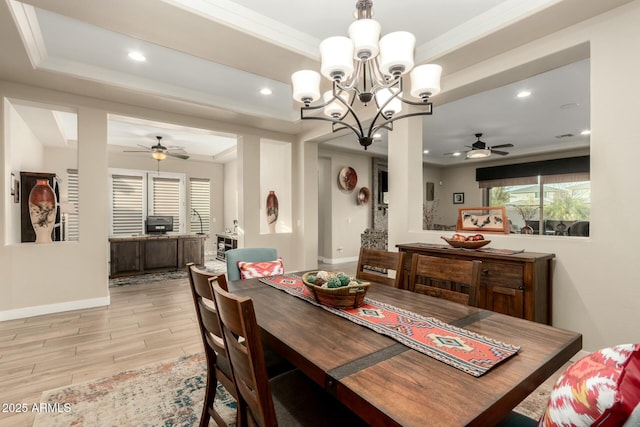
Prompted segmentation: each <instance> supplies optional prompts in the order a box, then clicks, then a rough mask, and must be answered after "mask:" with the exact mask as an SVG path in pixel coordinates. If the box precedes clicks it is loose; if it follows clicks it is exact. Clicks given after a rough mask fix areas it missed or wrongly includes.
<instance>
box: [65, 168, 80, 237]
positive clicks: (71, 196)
mask: <svg viewBox="0 0 640 427" xmlns="http://www.w3.org/2000/svg"><path fill="white" fill-rule="evenodd" d="M67 202H68V203H69V204H70V205H71V206H72V207H73V209H70V211H71V212H68V213H67V214H66V215H67V217H66V222H65V227H66V231H65V234H66V239H67V240H70V241H77V240H78V239H79V237H80V234H79V229H78V223H79V220H78V170H77V169H67Z"/></svg>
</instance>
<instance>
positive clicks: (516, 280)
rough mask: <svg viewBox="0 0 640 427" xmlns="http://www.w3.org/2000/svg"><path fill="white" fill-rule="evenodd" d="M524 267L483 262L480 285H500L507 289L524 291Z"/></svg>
mask: <svg viewBox="0 0 640 427" xmlns="http://www.w3.org/2000/svg"><path fill="white" fill-rule="evenodd" d="M523 283H524V266H523V265H522V264H511V263H498V262H492V261H482V266H481V267H480V285H481V286H490V285H500V286H504V287H507V288H513V289H522V284H523Z"/></svg>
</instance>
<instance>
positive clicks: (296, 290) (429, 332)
mask: <svg viewBox="0 0 640 427" xmlns="http://www.w3.org/2000/svg"><path fill="white" fill-rule="evenodd" d="M260 281H261V282H263V283H266V284H268V285H270V286H273V287H274V288H276V289H280V290H283V291H285V292H287V293H288V294H290V295H293V296H296V297H298V298H301V299H303V300H305V301H308V302H310V303H311V304H314V305H317V306H320V307H322V308H323V309H325V310H327V311H330V312H332V313H334V314H336V315H338V316H341V317H344V318H346V319H348V320H350V321H352V322H354V323H357V324H359V325H362V326H365V327H367V328H369V329H372V330H374V331H376V332H378V333H380V334H383V335H387V336H389V337H391V338H393V339H395V340H396V341H398V342H400V343H402V344H404V345H406V346H407V347H410V348H412V349H414V350H416V351H419V352H420V353H423V354H426V355H427V356H430V357H433V358H434V359H436V360H439V361H441V362H444V363H446V364H448V365H451V366H453V367H455V368H457V369H460V370H461V371H464V372H466V373H468V374H471V375H473V376H475V377H479V376H481V375H483V374H484V373H486V372H487V371H488V370H489V369H491V368H492V367H494V366H496V365H497V364H499V363H500V362H502V361H503V360H505V359H507V358H509V357H511V356H513V355H514V354H516V353H517V352H518V350H520V347H519V346H514V345H511V344H506V343H503V342H501V341H496V340H494V339H491V338H488V337H485V336H483V335H480V334H476V333H475V332H471V331H468V330H466V329H462V328H458V327H455V326H452V325H449V324H447V323H444V322H442V321H440V320H438V319H436V318H433V317H425V316H421V315H419V314H416V313H413V312H410V311H407V310H403V309H401V308H398V307H394V306H392V305H390V304H385V303H382V302H379V301H375V300H373V299H371V298H368V297H365V299H364V302H363V304H362V305H361V306H360V307H358V308H344V309H343V308H335V307H329V306H326V305H323V304H319V303H318V302H317V301H316V300H315V298H314V297H313V295H312V294H311V293H310V291H309V289H307V287H306V286H304V283H303V282H302V278H301V277H300V276H297V275H295V274H285V275H282V276H271V277H264V278H261V279H260Z"/></svg>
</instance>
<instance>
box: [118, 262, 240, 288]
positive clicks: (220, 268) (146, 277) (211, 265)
mask: <svg viewBox="0 0 640 427" xmlns="http://www.w3.org/2000/svg"><path fill="white" fill-rule="evenodd" d="M204 269H205V270H206V271H209V272H211V273H214V274H224V273H226V272H227V265H226V264H225V263H224V262H223V261H218V260H216V259H213V260H209V261H205V263H204ZM186 278H187V271H186V270H177V271H169V272H166V273H149V274H141V275H138V276H127V277H117V278H115V279H109V287H110V288H113V287H116V286H127V285H136V284H139V283H148V282H160V281H163V280H175V279H186Z"/></svg>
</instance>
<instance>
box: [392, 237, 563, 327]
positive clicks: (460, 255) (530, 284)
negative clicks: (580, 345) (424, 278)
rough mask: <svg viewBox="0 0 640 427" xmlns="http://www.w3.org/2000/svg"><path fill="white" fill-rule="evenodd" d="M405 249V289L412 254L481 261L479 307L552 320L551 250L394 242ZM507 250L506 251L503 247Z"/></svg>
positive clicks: (525, 316)
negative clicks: (537, 250)
mask: <svg viewBox="0 0 640 427" xmlns="http://www.w3.org/2000/svg"><path fill="white" fill-rule="evenodd" d="M396 247H397V248H398V250H399V251H400V252H405V253H406V256H405V286H404V287H405V289H407V288H408V283H407V282H408V280H409V270H410V269H411V259H412V257H413V254H421V255H429V256H435V257H441V258H453V259H468V260H478V261H482V266H481V268H480V270H481V275H480V302H479V307H480V308H485V309H487V310H492V311H495V312H498V313H503V314H508V315H510V316H514V317H519V318H522V319H527V320H533V321H535V322H539V323H546V324H549V325H550V324H551V284H552V275H553V259H554V257H555V255H554V254H546V253H537V252H520V253H513V254H509V253H500V252H499V251H495V252H490V251H489V250H486V251H483V250H468V249H456V248H452V247H448V246H443V245H435V244H428V243H406V244H399V245H396ZM504 252H508V251H504Z"/></svg>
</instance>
